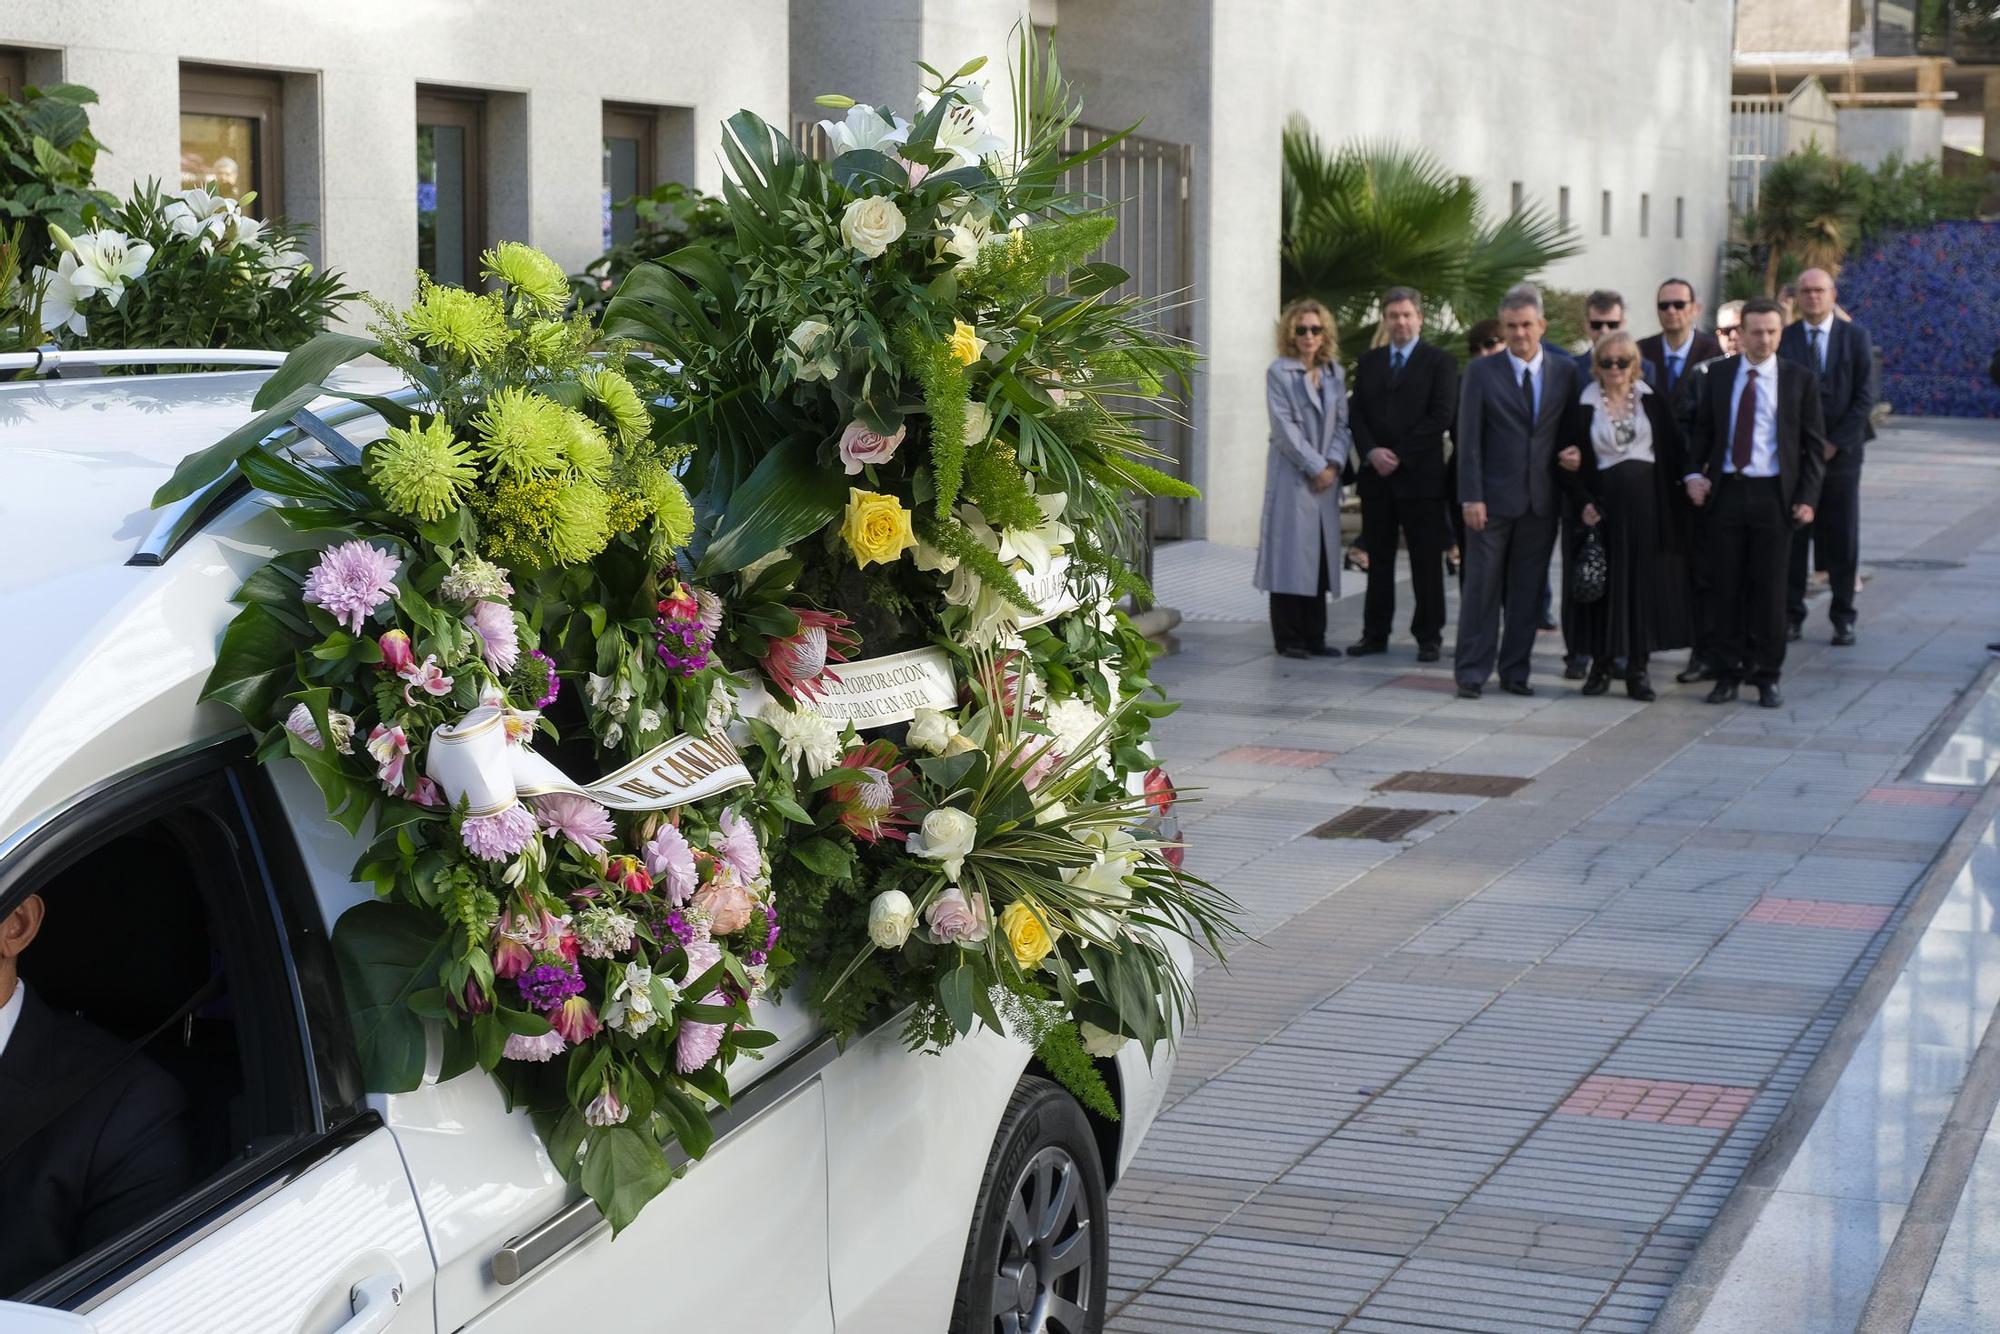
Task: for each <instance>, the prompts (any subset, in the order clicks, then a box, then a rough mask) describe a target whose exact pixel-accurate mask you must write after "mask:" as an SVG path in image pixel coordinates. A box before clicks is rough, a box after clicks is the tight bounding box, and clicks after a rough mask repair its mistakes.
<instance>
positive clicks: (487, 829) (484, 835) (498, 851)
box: [459, 801, 535, 862]
mask: <svg viewBox="0 0 2000 1334" xmlns="http://www.w3.org/2000/svg"><path fill="white" fill-rule="evenodd" d="M459 833H460V837H462V838H463V839H464V840H465V847H466V850H467V851H468V852H470V853H471V854H472V855H473V856H475V857H478V858H480V859H482V860H484V861H489V862H504V861H506V860H507V859H508V858H510V857H515V856H518V855H519V854H520V852H521V850H522V849H523V848H525V847H527V846H528V844H529V843H530V842H531V841H532V840H533V839H534V837H535V817H534V816H533V815H531V814H529V813H528V808H527V807H526V806H523V805H522V804H521V803H520V802H518V801H517V802H515V803H514V804H512V805H511V806H508V807H507V808H506V809H505V810H501V811H495V812H494V813H493V814H491V815H475V816H472V817H470V818H469V819H467V820H466V822H465V827H464V829H462V830H460V831H459Z"/></svg>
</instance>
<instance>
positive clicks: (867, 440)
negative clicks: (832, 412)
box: [840, 422, 906, 477]
mask: <svg viewBox="0 0 2000 1334" xmlns="http://www.w3.org/2000/svg"><path fill="white" fill-rule="evenodd" d="M905 429H906V428H905V427H901V426H898V427H897V428H896V433H895V434H894V435H882V434H881V433H879V432H877V431H871V430H869V429H868V428H867V427H866V426H863V425H862V424H861V423H860V422H849V423H847V429H846V430H845V431H842V432H841V433H840V461H841V463H843V464H845V465H846V468H847V475H848V476H850V477H852V476H853V475H854V474H855V473H858V472H860V471H861V469H862V467H863V466H864V465H866V464H870V463H887V462H888V461H889V460H890V459H892V458H894V457H896V446H898V445H900V444H902V443H903V432H904V430H905Z"/></svg>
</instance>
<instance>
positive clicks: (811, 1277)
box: [273, 765, 834, 1334]
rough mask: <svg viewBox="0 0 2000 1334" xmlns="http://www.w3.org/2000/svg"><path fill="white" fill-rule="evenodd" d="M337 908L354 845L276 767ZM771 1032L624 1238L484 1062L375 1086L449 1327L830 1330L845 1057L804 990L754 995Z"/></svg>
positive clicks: (726, 1333)
mask: <svg viewBox="0 0 2000 1334" xmlns="http://www.w3.org/2000/svg"><path fill="white" fill-rule="evenodd" d="M273 774H274V777H275V779H276V781H277V784H278V788H279V791H280V793H281V794H282V796H283V799H284V802H285V805H286V808H287V810H288V811H290V812H292V813H293V818H292V824H293V828H294V830H295V831H296V832H297V835H298V837H299V838H300V840H301V842H302V844H303V845H304V846H305V848H306V857H307V861H308V864H309V865H310V866H311V867H312V870H313V874H314V876H315V877H316V878H317V879H319V880H320V881H321V885H320V891H321V896H322V900H323V901H324V902H327V903H328V904H329V909H330V911H329V915H331V913H332V910H334V909H336V908H337V906H338V904H339V902H340V901H341V899H342V896H346V898H347V900H348V901H352V902H358V901H360V899H361V898H362V897H365V896H366V894H367V893H368V891H366V890H365V889H363V888H361V887H358V886H351V885H349V884H347V880H346V877H347V868H349V867H350V866H352V865H353V863H354V855H355V849H354V846H353V844H352V843H351V842H348V841H346V839H345V836H344V835H343V834H342V833H341V831H340V830H339V829H338V828H337V827H335V826H333V825H332V824H331V822H330V821H328V820H326V818H325V817H324V814H323V812H324V810H325V806H324V803H323V802H322V801H321V799H320V796H319V794H318V792H317V791H316V790H315V789H314V788H313V786H312V784H311V782H310V780H309V779H307V778H305V777H304V775H303V774H302V773H300V772H298V771H297V769H296V767H295V766H291V765H279V766H277V767H275V768H274V770H273ZM756 1014H757V1020H758V1022H759V1024H761V1025H762V1026H763V1027H765V1028H768V1029H770V1030H771V1031H772V1032H773V1033H774V1034H775V1035H776V1036H777V1039H778V1040H777V1042H776V1043H775V1044H774V1045H773V1046H771V1047H769V1048H766V1049H765V1051H764V1052H763V1056H764V1059H763V1060H762V1061H751V1060H747V1059H743V1060H739V1061H738V1062H737V1064H736V1065H735V1066H733V1067H732V1068H731V1070H730V1085H731V1087H732V1089H733V1090H735V1091H736V1094H737V1097H736V1098H735V1100H734V1105H733V1106H732V1107H731V1109H730V1110H729V1111H727V1112H724V1113H721V1114H720V1115H719V1116H718V1119H717V1129H718V1138H717V1140H716V1143H715V1144H714V1145H713V1146H712V1147H711V1148H710V1149H709V1151H708V1153H707V1154H706V1155H705V1156H704V1157H703V1158H702V1159H701V1160H700V1161H699V1162H695V1163H691V1164H688V1165H687V1169H686V1172H685V1174H684V1175H683V1176H682V1178H681V1179H680V1180H678V1181H675V1182H674V1183H673V1184H672V1185H670V1186H668V1187H667V1189H666V1190H665V1191H664V1192H663V1193H662V1194H661V1195H660V1196H659V1197H658V1198H656V1199H654V1200H653V1201H652V1203H650V1204H649V1205H647V1206H646V1208H645V1210H644V1211H643V1212H642V1213H641V1214H640V1216H639V1218H638V1220H637V1221H636V1222H634V1223H633V1224H632V1225H631V1226H630V1227H628V1228H627V1229H626V1230H625V1231H624V1232H623V1233H621V1234H620V1235H619V1236H618V1237H617V1238H616V1239H613V1238H612V1236H611V1229H610V1227H609V1225H608V1224H606V1223H605V1222H604V1220H603V1218H602V1217H601V1216H600V1215H599V1214H598V1213H597V1210H596V1207H595V1206H594V1205H592V1204H591V1203H590V1201H588V1200H587V1199H581V1198H579V1196H578V1194H577V1192H576V1191H575V1190H574V1189H572V1188H571V1187H570V1186H569V1185H568V1183H566V1182H565V1181H564V1180H563V1179H562V1176H561V1174H560V1173H559V1172H558V1171H557V1170H556V1167H555V1164H554V1163H553V1162H552V1161H551V1160H550V1159H549V1156H548V1153H547V1152H546V1151H545V1150H544V1149H543V1147H542V1143H541V1140H540V1137H539V1136H537V1135H536V1133H535V1130H534V1126H533V1124H532V1123H531V1122H530V1120H529V1118H528V1116H527V1114H526V1113H525V1112H512V1113H510V1112H509V1111H508V1110H507V1109H506V1106H505V1104H504V1102H503V1100H502V1098H501V1094H500V1089H499V1087H498V1085H496V1084H495V1083H494V1082H493V1080H492V1079H491V1078H489V1077H488V1076H487V1075H485V1074H483V1073H481V1072H480V1071H478V1070H473V1071H469V1072H467V1073H465V1074H462V1075H459V1076H457V1077H455V1078H453V1079H449V1080H445V1081H443V1082H442V1083H439V1082H435V1079H434V1076H435V1072H436V1070H437V1066H438V1060H439V1057H440V1056H441V1049H440V1048H439V1047H438V1046H437V1045H436V1044H435V1043H434V1044H433V1051H432V1074H431V1076H427V1078H426V1081H425V1083H424V1085H423V1086H422V1087H420V1088H418V1089H416V1090H414V1091H412V1092H409V1093H398V1094H393V1095H390V1096H387V1097H383V1098H375V1099H371V1101H372V1102H374V1103H375V1104H376V1105H378V1106H380V1107H381V1109H382V1111H383V1115H384V1117H385V1119H386V1121H387V1123H388V1125H389V1126H390V1128H391V1129H392V1130H393V1131H394V1133H395V1136H396V1139H397V1142H398V1144H399V1146H400V1148H401V1150H402V1153H403V1158H404V1161H405V1163H406V1165H407V1167H408V1170H409V1173H410V1178H411V1180H412V1182H413V1183H414V1186H415V1189H416V1192H417V1198H418V1202H419V1207H420V1208H421V1210H422V1213H423V1218H424V1223H425V1225H426V1227H427V1229H428V1231H429V1234H430V1238H431V1244H432V1247H433V1250H434V1253H435V1257H436V1262H437V1318H438V1327H439V1328H440V1329H441V1330H458V1329H461V1328H463V1329H466V1330H480V1331H484V1330H516V1329H536V1328H551V1327H556V1328H567V1327H569V1326H570V1325H571V1324H572V1323H574V1321H575V1319H576V1316H577V1314H578V1313H579V1312H584V1311H587V1312H589V1313H590V1314H591V1315H592V1316H593V1317H598V1316H601V1317H608V1318H610V1319H611V1320H612V1321H614V1322H615V1321H617V1320H619V1319H623V1320H624V1321H626V1322H631V1323H632V1324H633V1326H634V1327H637V1328H654V1327H656V1326H659V1325H661V1324H663V1323H666V1322H668V1320H669V1314H670V1315H671V1323H672V1325H673V1326H674V1327H676V1328H682V1327H685V1328H690V1329H703V1330H711V1331H718V1332H719V1334H731V1332H734V1331H741V1334H828V1332H829V1331H831V1329H832V1328H833V1316H832V1307H831V1302H830V1299H829V1296H828V1282H827V1231H826V1229H827V1214H828V1210H827V1194H826V1190H827V1186H826V1182H827V1160H826V1133H825V1112H824V1096H823V1093H822V1090H821V1086H820V1080H821V1072H822V1070H823V1069H824V1067H825V1066H826V1064H827V1063H828V1062H829V1061H830V1060H831V1059H832V1057H833V1052H834V1048H833V1044H832V1041H831V1039H830V1038H827V1037H824V1036H822V1035H821V1034H820V1033H819V1031H818V1029H817V1027H816V1026H815V1024H814V1022H813V1020H812V1018H811V1016H810V1015H809V1014H808V1013H807V1011H806V1008H805V1006H804V1005H803V1004H802V1003H800V1002H798V1001H793V1002H791V1003H789V1004H783V1005H770V1004H765V1003H762V1002H760V1003H759V1004H758V1007H757V1010H756Z"/></svg>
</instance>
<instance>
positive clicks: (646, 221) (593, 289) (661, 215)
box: [569, 181, 736, 319]
mask: <svg viewBox="0 0 2000 1334" xmlns="http://www.w3.org/2000/svg"><path fill="white" fill-rule="evenodd" d="M617 207H619V208H621V209H624V208H630V209H631V210H633V213H634V215H635V222H636V226H635V227H634V229H633V234H632V239H631V240H629V241H621V242H620V243H619V244H617V245H614V246H613V247H611V249H609V250H607V251H605V252H604V253H603V254H602V255H599V256H598V257H597V258H596V259H593V260H592V261H590V263H588V264H586V265H585V266H584V269H583V272H582V273H573V274H571V275H570V279H569V284H570V290H571V292H572V293H573V295H574V296H575V299H576V303H577V307H578V309H580V310H582V311H583V312H584V313H585V314H586V315H589V316H590V317H591V318H592V319H601V318H603V316H604V309H605V306H606V305H607V304H609V302H610V300H611V297H612V294H613V293H615V292H616V291H617V290H618V285H619V284H620V283H622V282H624V281H625V275H626V274H628V273H630V272H631V271H632V270H633V269H635V268H637V267H638V266H639V265H641V264H647V263H651V262H653V261H655V260H659V259H664V258H666V257H667V256H668V255H670V254H672V253H673V252H674V251H676V250H679V249H681V248H682V247H684V246H691V245H698V246H706V247H709V248H712V249H726V248H727V247H728V246H729V245H730V244H731V243H732V242H733V241H734V240H735V239H736V229H735V227H734V226H733V225H731V223H730V221H729V213H728V210H727V209H726V208H724V206H723V203H722V201H721V200H720V199H718V198H716V197H715V196H714V195H705V194H703V193H702V192H701V191H699V190H697V189H695V188H694V187H693V186H691V185H684V184H682V183H681V182H679V181H668V182H667V183H666V184H664V185H659V186H655V187H654V188H653V189H652V190H651V191H650V192H649V193H647V194H643V195H634V196H633V197H632V198H630V199H626V200H622V201H621V202H620V203H619V204H618V205H617Z"/></svg>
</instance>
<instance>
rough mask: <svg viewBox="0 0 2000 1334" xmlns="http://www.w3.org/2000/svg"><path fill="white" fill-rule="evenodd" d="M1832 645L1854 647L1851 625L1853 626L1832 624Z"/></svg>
mask: <svg viewBox="0 0 2000 1334" xmlns="http://www.w3.org/2000/svg"><path fill="white" fill-rule="evenodd" d="M1833 646H1834V647H1835V648H1852V647H1854V627H1853V626H1851V625H1836V626H1834V627H1833Z"/></svg>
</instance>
